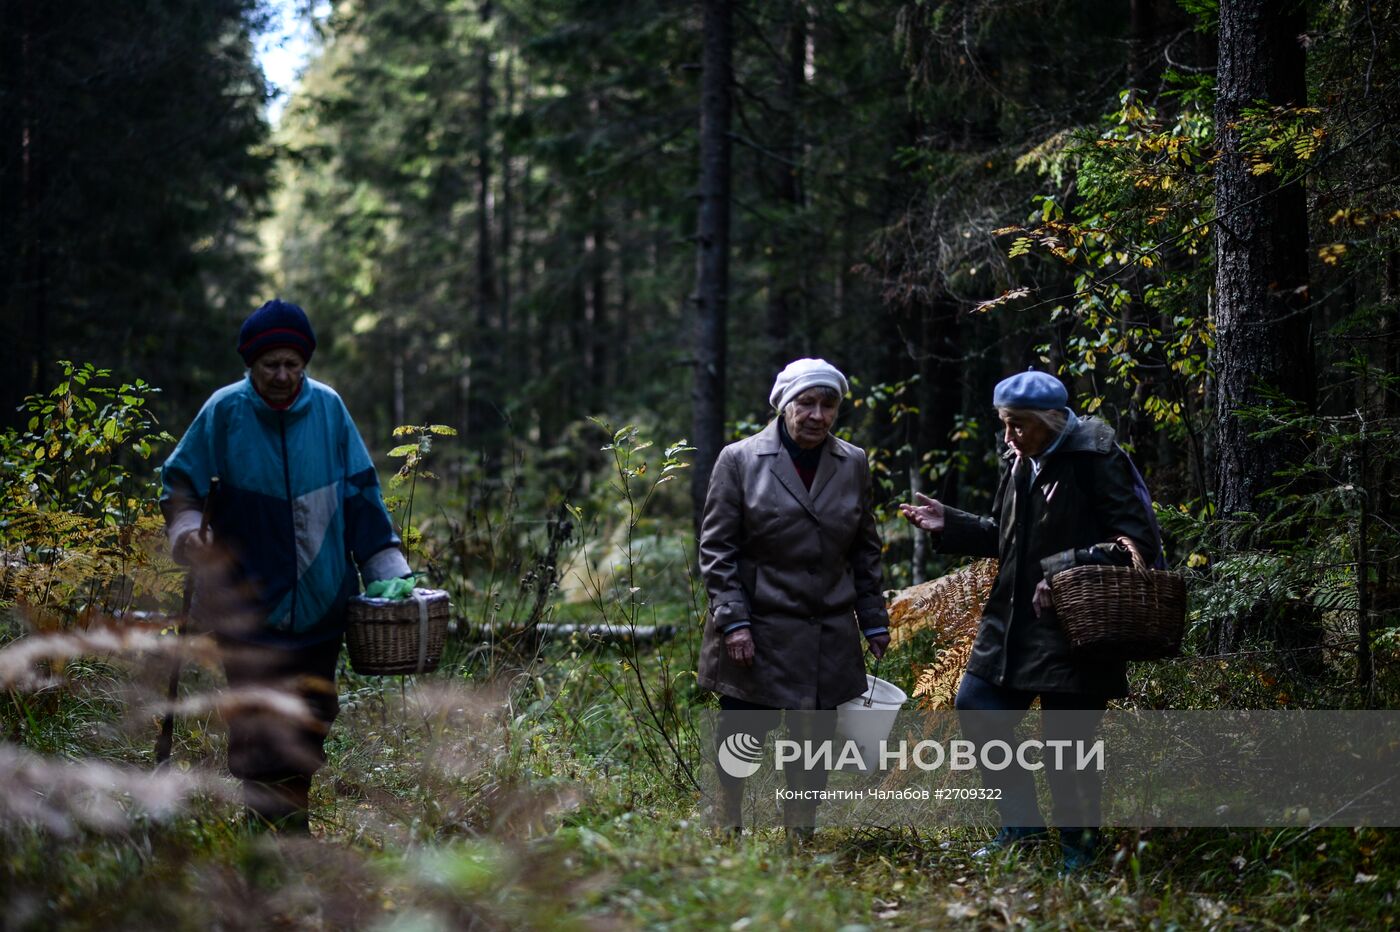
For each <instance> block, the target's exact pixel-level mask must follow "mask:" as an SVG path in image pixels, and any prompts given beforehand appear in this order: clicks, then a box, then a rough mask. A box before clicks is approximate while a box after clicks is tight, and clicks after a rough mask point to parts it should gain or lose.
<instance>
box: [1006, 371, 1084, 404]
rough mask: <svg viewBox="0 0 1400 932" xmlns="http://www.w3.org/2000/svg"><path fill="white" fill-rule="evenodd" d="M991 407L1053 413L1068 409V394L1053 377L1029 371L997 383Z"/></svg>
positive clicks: (1044, 373)
mask: <svg viewBox="0 0 1400 932" xmlns="http://www.w3.org/2000/svg"><path fill="white" fill-rule="evenodd" d="M992 407H994V408H1032V409H1035V410H1037V411H1054V410H1057V409H1059V408H1066V407H1069V392H1067V391H1065V387H1064V386H1063V385H1061V384H1060V380H1059V379H1057V378H1055V377H1054V376H1053V375H1050V374H1049V373H1048V372H1036V371H1035V370H1034V369H1031V370H1029V371H1027V372H1018V373H1016V374H1015V375H1013V376H1010V377H1009V378H1005V379H1002V380H1001V381H1000V382H998V383H997V387H996V388H995V389H994V390H993V391H992Z"/></svg>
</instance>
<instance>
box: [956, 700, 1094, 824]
mask: <svg viewBox="0 0 1400 932" xmlns="http://www.w3.org/2000/svg"><path fill="white" fill-rule="evenodd" d="M1037 695H1039V696H1040V708H1041V712H1042V716H1041V740H1042V741H1045V742H1047V743H1048V742H1050V741H1057V740H1065V741H1071V742H1081V741H1082V742H1086V743H1088V742H1092V740H1093V737H1094V733H1095V732H1096V731H1097V730H1098V727H1099V722H1100V721H1101V720H1102V719H1103V711H1104V709H1105V707H1106V706H1107V699H1105V698H1104V697H1103V696H1094V695H1089V694H1086V693H1051V692H1042V693H1039V694H1037V693H1035V692H1030V691H1027V690H1023V689H1008V688H1007V687H1004V686H998V685H996V684H995V683H990V682H988V681H987V680H984V679H982V677H980V676H977V675H976V674H973V673H964V674H963V678H962V685H961V686H959V687H958V696H957V699H955V700H954V703H953V705H954V708H956V709H957V710H958V721H959V723H960V724H961V726H962V732H963V736H964V737H965V738H967V739H968V740H970V741H973V742H975V743H976V744H977V745H978V746H979V747H980V746H981V745H984V744H986V743H987V742H988V741H996V740H1000V741H1005V742H1006V743H1007V744H1009V745H1011V746H1012V747H1015V733H1016V727H1017V726H1018V725H1020V723H1021V720H1022V719H1024V718H1025V717H1026V711H1027V710H1028V709H1029V708H1030V705H1031V702H1032V701H1033V700H1034V699H1035V698H1036V696H1037ZM1070 711H1074V712H1075V714H1072V715H1056V714H1054V713H1056V712H1070ZM1094 713H1097V714H1094ZM1047 747H1048V744H1047ZM981 756H982V755H981V754H980V753H979V754H978V760H979V766H980V761H981ZM1041 759H1042V760H1043V761H1044V763H1045V768H1044V769H1045V777H1046V782H1047V783H1049V784H1050V798H1051V799H1052V800H1053V801H1054V804H1055V820H1054V824H1055V825H1056V826H1058V827H1059V828H1062V829H1063V828H1081V827H1087V826H1096V825H1098V824H1099V822H1100V819H1101V805H1102V799H1103V783H1102V781H1101V780H1100V778H1099V773H1098V771H1097V770H1093V769H1086V770H1083V771H1078V770H1076V769H1074V767H1073V766H1070V767H1067V768H1063V769H1060V768H1055V767H1054V766H1052V760H1053V758H1052V756H1051V755H1050V754H1048V753H1046V754H1042V756H1041ZM1066 759H1067V760H1068V761H1069V762H1070V763H1071V764H1073V762H1074V759H1075V754H1074V752H1073V751H1071V752H1070V753H1069V754H1067V755H1066ZM982 782H983V783H984V784H985V785H986V786H987V788H989V789H999V790H1001V798H1000V799H998V800H997V812H998V814H999V815H1000V816H1001V824H1002V825H1003V826H1005V827H1007V828H1012V827H1017V828H1019V827H1035V828H1044V827H1045V825H1046V824H1047V823H1046V821H1045V817H1044V816H1042V815H1041V813H1040V804H1039V802H1037V800H1036V796H1035V774H1034V772H1033V771H1030V770H1026V769H1023V768H1021V767H1019V766H1017V765H1016V763H1015V761H1014V760H1013V762H1012V764H1011V766H1009V767H1007V768H1005V769H1003V770H990V769H988V768H985V767H983V768H982Z"/></svg>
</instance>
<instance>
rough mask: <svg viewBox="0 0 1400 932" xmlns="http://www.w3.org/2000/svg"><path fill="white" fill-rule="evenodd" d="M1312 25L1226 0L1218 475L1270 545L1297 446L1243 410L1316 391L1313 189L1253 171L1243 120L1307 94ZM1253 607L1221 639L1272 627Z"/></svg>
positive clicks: (1242, 537) (1247, 534) (1220, 122)
mask: <svg viewBox="0 0 1400 932" xmlns="http://www.w3.org/2000/svg"><path fill="white" fill-rule="evenodd" d="M1305 25H1306V23H1305V19H1304V16H1303V13H1302V10H1301V7H1300V6H1299V5H1295V4H1291V3H1290V4H1287V5H1283V4H1276V3H1274V2H1272V0H1227V2H1224V3H1222V4H1221V6H1220V46H1219V47H1220V54H1219V71H1218V81H1219V96H1218V98H1217V102H1216V111H1215V119H1216V132H1217V136H1218V139H1219V149H1220V156H1219V161H1218V162H1217V165H1216V175H1215V197H1216V220H1215V250H1216V275H1215V347H1214V350H1213V354H1212V362H1213V365H1214V373H1215V383H1214V402H1215V409H1216V424H1217V444H1216V461H1215V479H1214V486H1215V496H1216V509H1217V514H1218V516H1219V519H1220V521H1221V524H1220V527H1221V529H1222V538H1221V543H1222V545H1223V546H1225V547H1237V546H1241V545H1244V546H1269V545H1270V544H1271V541H1269V540H1266V539H1262V538H1260V537H1259V535H1258V534H1257V533H1256V532H1257V525H1256V523H1255V522H1254V520H1253V519H1251V518H1250V517H1249V516H1250V515H1251V514H1260V513H1262V512H1264V511H1266V510H1267V506H1268V502H1267V500H1266V499H1265V493H1266V491H1267V490H1268V489H1269V488H1270V486H1271V485H1273V484H1275V482H1276V479H1275V476H1276V474H1277V473H1278V471H1279V469H1280V468H1281V467H1283V466H1284V465H1285V463H1286V461H1287V459H1288V458H1289V457H1290V456H1291V455H1292V454H1291V451H1290V450H1289V449H1288V448H1287V446H1286V445H1285V444H1283V443H1281V442H1280V441H1279V440H1277V439H1269V440H1261V439H1258V438H1256V437H1254V436H1252V434H1254V433H1255V432H1257V431H1258V430H1259V425H1258V424H1256V423H1251V422H1250V421H1249V420H1248V419H1247V418H1245V417H1243V416H1242V415H1241V409H1243V408H1246V407H1257V406H1262V405H1267V404H1269V403H1270V402H1269V400H1268V397H1269V394H1270V393H1278V394H1281V395H1282V396H1284V397H1285V398H1288V399H1292V400H1294V401H1298V402H1301V403H1302V404H1304V405H1305V406H1306V407H1311V405H1312V404H1313V402H1314V400H1315V394H1316V376H1315V373H1314V367H1313V353H1312V326H1311V323H1312V322H1311V313H1310V310H1309V298H1308V256H1307V246H1308V232H1307V230H1308V216H1307V201H1306V198H1305V191H1304V188H1303V185H1302V183H1301V182H1294V183H1286V182H1285V183H1280V181H1279V179H1278V178H1277V177H1276V175H1275V173H1273V172H1269V173H1266V174H1254V173H1253V172H1252V171H1251V170H1250V162H1249V159H1248V157H1247V153H1246V152H1245V151H1243V149H1244V146H1243V144H1242V141H1241V129H1240V121H1241V119H1242V118H1244V111H1245V110H1246V109H1248V108H1251V107H1258V106H1261V102H1262V105H1294V106H1301V105H1304V104H1305V103H1306V102H1307V100H1306V97H1307V90H1306V84H1305V82H1304V65H1305V57H1304V52H1303V49H1302V46H1301V45H1300V44H1299V35H1300V34H1301V33H1302V31H1303V29H1304V27H1305ZM1261 611H1262V609H1261ZM1255 614H1257V615H1258V617H1253V616H1252V615H1248V613H1247V615H1246V616H1242V617H1239V618H1235V619H1233V620H1232V621H1231V622H1229V623H1227V624H1223V625H1221V626H1220V627H1219V628H1218V629H1217V631H1216V632H1215V638H1214V640H1215V646H1216V647H1217V649H1220V650H1230V649H1233V648H1234V647H1236V646H1237V645H1238V644H1239V642H1240V639H1241V637H1242V636H1243V635H1244V634H1245V633H1246V632H1248V631H1250V630H1255V629H1258V630H1260V631H1261V633H1266V634H1267V633H1268V632H1264V631H1263V630H1262V625H1263V623H1264V621H1265V618H1264V616H1263V615H1262V614H1259V613H1255ZM1288 627H1290V628H1295V629H1296V630H1295V631H1293V632H1292V633H1290V634H1289V638H1288V639H1289V640H1290V641H1294V642H1297V641H1298V636H1299V635H1302V634H1303V629H1304V628H1305V627H1307V626H1305V625H1303V624H1295V625H1290V626H1288ZM1275 633H1283V629H1279V630H1278V631H1277V632H1275Z"/></svg>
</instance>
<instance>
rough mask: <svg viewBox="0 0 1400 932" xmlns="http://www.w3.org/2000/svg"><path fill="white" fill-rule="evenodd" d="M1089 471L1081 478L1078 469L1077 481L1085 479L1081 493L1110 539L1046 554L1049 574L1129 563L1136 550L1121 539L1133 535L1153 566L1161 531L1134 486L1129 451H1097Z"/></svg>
mask: <svg viewBox="0 0 1400 932" xmlns="http://www.w3.org/2000/svg"><path fill="white" fill-rule="evenodd" d="M1085 472H1086V473H1087V475H1086V476H1084V477H1083V479H1079V473H1078V471H1076V479H1077V481H1080V482H1081V483H1083V485H1082V486H1081V488H1080V490H1079V494H1080V495H1081V496H1082V497H1083V498H1084V500H1086V501H1088V502H1090V503H1091V504H1092V505H1093V507H1094V509H1095V510H1096V511H1097V512H1098V522H1097V524H1098V526H1099V527H1101V528H1103V533H1104V536H1105V537H1106V540H1103V541H1100V542H1099V543H1096V544H1093V545H1091V546H1089V547H1077V548H1072V549H1069V550H1062V551H1060V552H1059V553H1054V554H1051V555H1050V556H1048V557H1045V558H1044V559H1042V560H1041V561H1040V568H1041V570H1042V572H1043V573H1044V574H1045V578H1046V579H1050V578H1051V577H1052V576H1054V575H1055V574H1056V573H1059V572H1062V571H1064V570H1067V569H1069V568H1070V567H1072V566H1084V565H1092V564H1099V565H1114V566H1127V565H1129V564H1130V563H1132V554H1131V553H1129V551H1128V549H1127V548H1126V547H1124V546H1123V545H1122V544H1121V543H1119V540H1118V539H1119V538H1120V537H1127V538H1129V539H1131V540H1132V542H1133V543H1134V544H1135V545H1136V546H1137V548H1138V552H1139V553H1141V554H1142V555H1143V557H1144V558H1145V559H1146V560H1147V563H1148V565H1149V566H1151V565H1152V562H1153V559H1154V555H1153V549H1154V547H1155V546H1156V544H1155V543H1154V541H1155V540H1156V539H1157V534H1156V531H1155V530H1154V528H1153V526H1152V524H1151V521H1150V519H1149V518H1148V516H1147V514H1146V513H1145V512H1144V510H1143V504H1142V500H1141V499H1139V498H1138V496H1137V492H1136V490H1135V489H1134V487H1133V476H1132V466H1131V465H1130V464H1129V462H1128V455H1127V454H1126V453H1124V452H1123V451H1122V450H1120V449H1118V448H1117V447H1115V448H1114V449H1113V450H1112V451H1111V452H1109V453H1107V454H1101V455H1094V456H1092V457H1091V458H1090V461H1089V465H1088V468H1087V469H1086V470H1085ZM1085 480H1087V482H1086V481H1085Z"/></svg>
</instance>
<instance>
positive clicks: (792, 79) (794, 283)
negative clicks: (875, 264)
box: [766, 0, 807, 372]
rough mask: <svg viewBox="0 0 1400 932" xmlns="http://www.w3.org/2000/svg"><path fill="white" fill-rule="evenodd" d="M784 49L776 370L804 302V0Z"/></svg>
mask: <svg viewBox="0 0 1400 932" xmlns="http://www.w3.org/2000/svg"><path fill="white" fill-rule="evenodd" d="M781 48H782V58H781V59H779V61H778V94H777V101H776V104H777V113H776V119H775V121H774V122H775V130H776V134H777V138H776V140H775V141H774V142H773V144H772V149H773V151H774V152H775V153H777V158H772V159H770V170H769V172H768V174H769V175H770V178H771V184H772V188H773V197H774V200H775V201H776V206H777V216H778V222H777V223H775V224H774V225H773V237H772V241H771V243H770V246H769V249H770V253H769V257H768V307H767V321H766V330H767V336H768V348H769V353H770V360H769V361H770V364H771V365H772V367H773V371H774V372H777V371H778V370H780V369H781V368H782V367H783V366H785V365H786V364H787V363H788V362H789V361H790V360H791V359H792V357H793V352H792V339H791V335H790V331H791V330H792V328H793V327H794V326H795V325H796V323H795V321H794V320H793V311H794V309H795V307H796V306H797V305H798V303H799V301H800V295H801V292H802V287H801V276H802V270H803V268H804V265H805V263H806V256H805V255H803V250H802V246H801V239H802V238H801V236H800V235H798V234H797V233H796V232H795V231H796V228H797V213H798V211H799V210H800V209H801V207H802V188H801V182H800V179H799V177H798V165H799V163H800V161H801V158H802V152H801V145H802V142H801V138H800V133H799V126H800V122H799V120H798V116H797V111H798V107H799V106H800V103H799V99H798V94H799V91H800V89H801V87H802V83H803V76H804V74H805V72H806V67H807V4H806V0H788V3H787V21H786V22H785V23H784V24H783V43H782V46H781Z"/></svg>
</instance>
